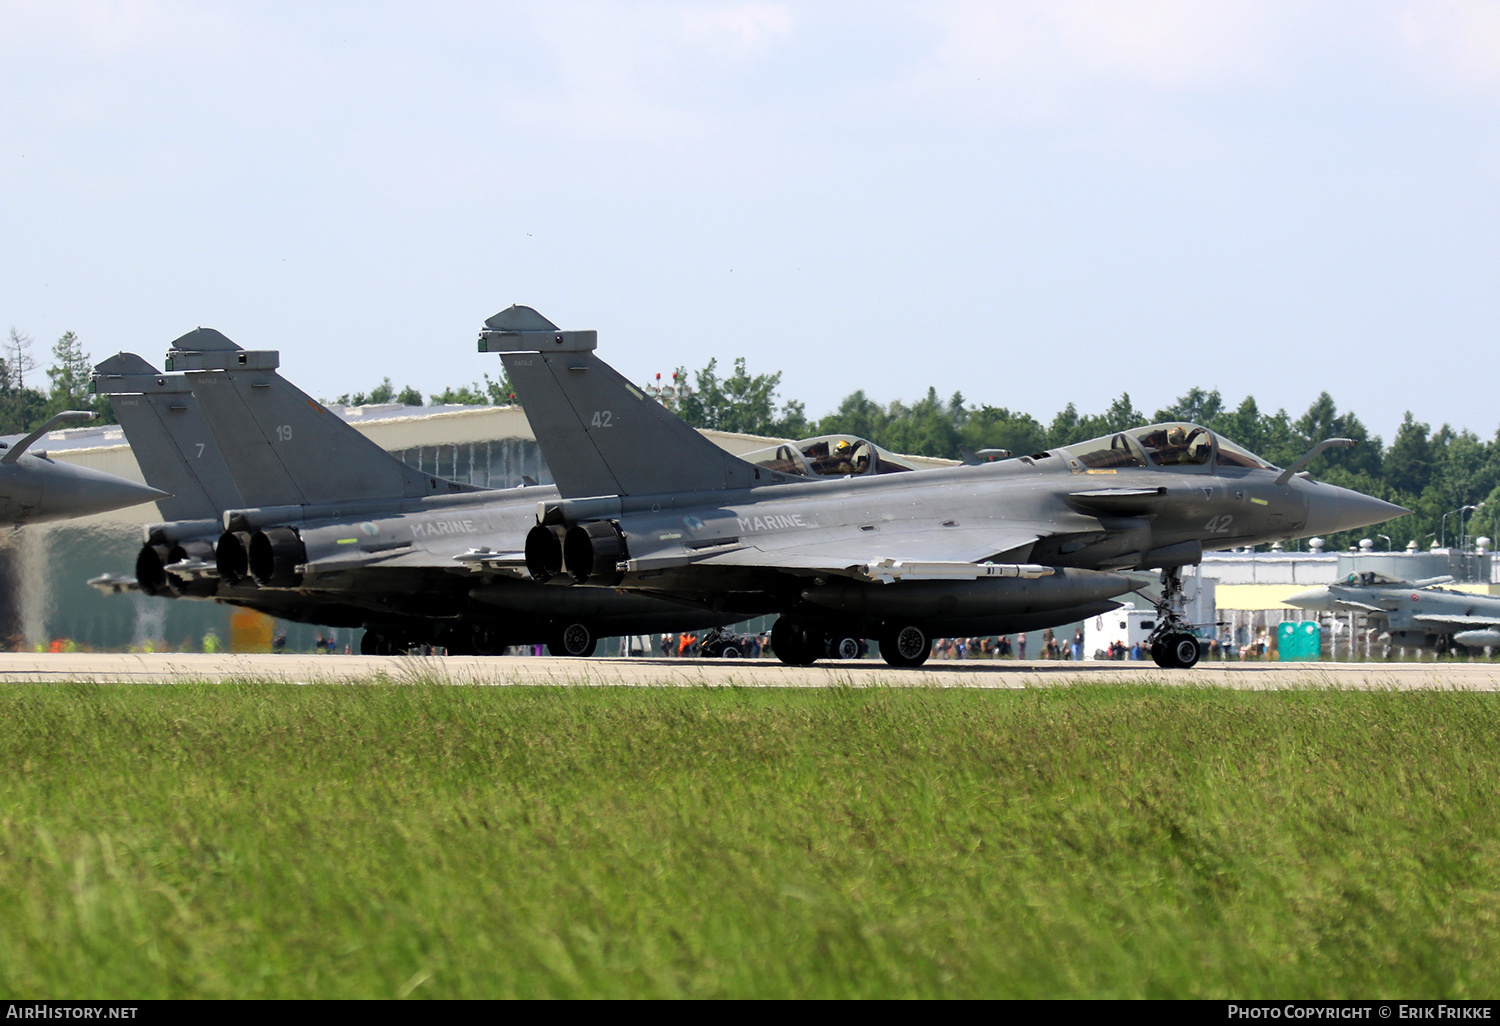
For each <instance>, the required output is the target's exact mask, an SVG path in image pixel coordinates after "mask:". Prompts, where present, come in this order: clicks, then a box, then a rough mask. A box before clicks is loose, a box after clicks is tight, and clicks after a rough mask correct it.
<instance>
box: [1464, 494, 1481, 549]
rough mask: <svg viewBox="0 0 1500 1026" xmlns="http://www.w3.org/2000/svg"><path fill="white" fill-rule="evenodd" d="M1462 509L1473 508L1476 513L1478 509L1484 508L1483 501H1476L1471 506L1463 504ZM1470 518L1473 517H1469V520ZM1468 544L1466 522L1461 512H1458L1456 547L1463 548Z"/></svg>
mask: <svg viewBox="0 0 1500 1026" xmlns="http://www.w3.org/2000/svg"><path fill="white" fill-rule="evenodd" d="M1464 509H1467V510H1473V511H1474V512H1476V513H1477V512H1479V511H1480V510H1482V509H1484V502H1483V501H1480V502H1476V503H1474V505H1472V506H1465V507H1464ZM1472 519H1473V518H1472V517H1471V518H1470V520H1471V521H1472ZM1468 544H1469V532H1468V524H1467V523H1465V521H1464V518H1463V514H1462V513H1460V514H1459V516H1458V547H1459V548H1460V549H1463V548H1465V547H1467V545H1468Z"/></svg>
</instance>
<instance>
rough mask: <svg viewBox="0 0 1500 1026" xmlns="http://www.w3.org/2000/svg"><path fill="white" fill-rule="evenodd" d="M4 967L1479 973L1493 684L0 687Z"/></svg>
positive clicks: (561, 981)
mask: <svg viewBox="0 0 1500 1026" xmlns="http://www.w3.org/2000/svg"><path fill="white" fill-rule="evenodd" d="M0 723H3V724H4V726H3V727H0V774H3V776H0V794H3V801H0V992H3V994H4V996H5V997H13V998H14V997H20V998H34V997H85V996H87V997H100V998H103V997H137V998H151V997H183V996H198V997H294V998H295V997H390V996H416V997H502V996H504V997H540V996H548V997H584V996H588V997H623V996H643V997H661V996H762V997H780V996H800V997H903V996H913V997H933V996H952V997H974V996H983V997H1228V996H1236V997H1255V996H1268V997H1271V996H1275V997H1346V996H1369V997H1376V996H1405V997H1423V996H1427V997H1438V996H1446V997H1454V998H1462V997H1490V996H1493V995H1494V994H1495V993H1497V992H1500V950H1497V949H1500V930H1497V928H1496V927H1497V913H1500V858H1497V856H1500V803H1497V802H1496V801H1495V781H1496V779H1497V778H1500V714H1497V705H1496V699H1495V697H1494V696H1493V695H1485V694H1472V693H1441V692H1440V693H1434V692H1426V693H1412V692H1404V693H1397V692H1356V691H1331V690H1330V691H1293V692H1239V691H1232V690H1227V689H1210V688H1191V689H1187V688H1166V687H1128V686H1107V687H1096V686H1088V687H1072V688H1048V689H1038V690H1029V691H1004V690H984V691H981V690H960V689H908V688H901V689H856V688H839V689H820V690H807V691H793V690H785V689H774V690H762V689H708V688H704V689H682V688H662V689H636V688H528V687H507V688H476V687H447V686H438V685H422V684H415V685H413V684H389V683H387V684H377V685H369V686H334V685H327V686H311V687H294V686H285V685H266V684H227V685H226V684H214V685H207V684H184V685H180V686H171V687H148V686H139V685H134V686H132V685H119V686H113V685H76V686H59V685H14V686H6V687H4V688H0Z"/></svg>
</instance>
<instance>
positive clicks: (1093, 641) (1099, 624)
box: [1083, 602, 1156, 659]
mask: <svg viewBox="0 0 1500 1026" xmlns="http://www.w3.org/2000/svg"><path fill="white" fill-rule="evenodd" d="M1155 627H1156V610H1155V608H1149V609H1137V608H1135V603H1134V602H1127V603H1125V604H1124V605H1123V606H1121V607H1120V608H1119V609H1115V610H1112V611H1110V612H1108V613H1100V614H1099V615H1098V616H1092V617H1090V618H1089V619H1087V620H1085V621H1084V622H1083V657H1084V658H1085V659H1108V658H1109V647H1110V646H1111V645H1113V644H1114V643H1115V642H1116V641H1118V642H1120V643H1121V644H1123V645H1124V646H1125V648H1126V649H1127V650H1128V649H1131V648H1134V647H1135V646H1136V645H1137V644H1145V641H1146V639H1147V638H1148V637H1150V635H1151V631H1152V630H1153V629H1154V628H1155Z"/></svg>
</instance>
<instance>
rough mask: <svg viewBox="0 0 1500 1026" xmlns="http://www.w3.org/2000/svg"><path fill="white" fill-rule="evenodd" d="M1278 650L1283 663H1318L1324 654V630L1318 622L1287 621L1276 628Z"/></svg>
mask: <svg viewBox="0 0 1500 1026" xmlns="http://www.w3.org/2000/svg"><path fill="white" fill-rule="evenodd" d="M1276 650H1277V652H1278V655H1279V659H1280V661H1281V662H1283V663H1302V662H1316V661H1317V660H1318V659H1319V658H1321V657H1322V654H1323V629H1322V628H1321V627H1319V626H1318V623H1317V621H1316V620H1301V621H1297V620H1285V621H1283V622H1281V623H1280V624H1277V626H1276Z"/></svg>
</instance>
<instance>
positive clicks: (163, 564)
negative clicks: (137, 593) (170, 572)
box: [135, 543, 175, 596]
mask: <svg viewBox="0 0 1500 1026" xmlns="http://www.w3.org/2000/svg"><path fill="white" fill-rule="evenodd" d="M171 551H172V550H171V548H170V547H169V546H166V545H153V544H150V543H147V544H145V545H142V546H141V551H140V552H138V553H137V554H136V557H135V579H136V583H137V584H139V585H140V586H141V590H142V591H144V592H145V593H146V594H147V595H156V596H167V595H173V596H175V593H174V592H173V591H172V588H171V585H170V584H169V583H168V581H167V564H168V563H170V562H171V559H169V558H168V556H169V554H170V553H171Z"/></svg>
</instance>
